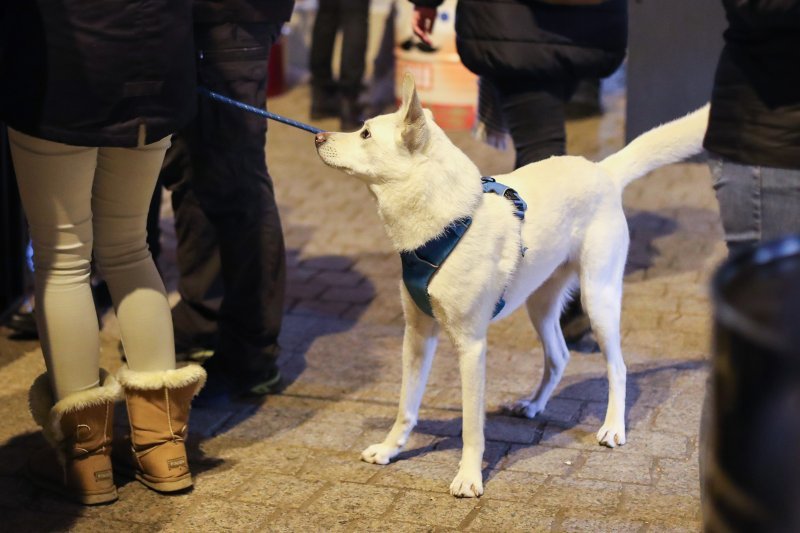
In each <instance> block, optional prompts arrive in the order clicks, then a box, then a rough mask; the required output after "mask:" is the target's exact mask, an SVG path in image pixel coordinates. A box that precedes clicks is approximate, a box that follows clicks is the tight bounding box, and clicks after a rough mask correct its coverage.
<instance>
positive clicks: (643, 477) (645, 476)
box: [575, 449, 653, 485]
mask: <svg viewBox="0 0 800 533" xmlns="http://www.w3.org/2000/svg"><path fill="white" fill-rule="evenodd" d="M617 452H618V450H611V449H606V450H601V451H598V452H591V453H589V454H588V455H587V456H586V461H585V462H584V463H583V466H581V468H580V469H579V470H578V471H577V472H576V473H575V477H578V478H583V479H599V480H604V481H622V482H625V483H632V484H642V485H649V484H651V483H652V482H653V475H652V472H651V470H652V468H653V458H652V457H650V456H646V455H634V454H624V453H617Z"/></svg>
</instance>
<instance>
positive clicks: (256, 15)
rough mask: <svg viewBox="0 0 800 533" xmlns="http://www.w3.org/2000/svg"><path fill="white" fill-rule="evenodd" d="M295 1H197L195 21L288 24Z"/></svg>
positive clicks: (195, 4) (195, 3) (202, 22)
mask: <svg viewBox="0 0 800 533" xmlns="http://www.w3.org/2000/svg"><path fill="white" fill-rule="evenodd" d="M293 7H294V0H195V2H194V16H195V21H196V22H198V23H200V24H204V23H207V22H271V23H275V24H280V23H281V22H286V21H287V20H289V17H291V15H292V8H293Z"/></svg>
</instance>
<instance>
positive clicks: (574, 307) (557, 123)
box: [493, 80, 593, 349]
mask: <svg viewBox="0 0 800 533" xmlns="http://www.w3.org/2000/svg"><path fill="white" fill-rule="evenodd" d="M493 81H494V83H495V86H496V87H497V90H498V94H499V97H500V102H501V112H502V115H503V118H504V120H505V123H506V124H507V125H508V128H509V131H510V133H511V138H512V140H513V141H514V148H515V150H516V159H515V162H514V168H519V167H522V166H525V165H527V164H530V163H535V162H536V161H541V160H542V159H547V158H548V157H551V156H555V155H564V154H566V146H567V134H566V130H565V128H564V123H565V121H566V117H565V113H564V106H565V103H566V101H567V100H568V99H569V97H570V96H571V94H572V92H573V90H574V87H575V83H574V82H551V83H542V82H538V83H528V84H526V83H525V82H520V81H518V80H493ZM560 324H561V329H562V331H563V333H564V338H565V339H566V341H567V344H569V345H572V346H574V345H575V343H578V342H579V341H581V340H582V339H583V337H584V336H585V335H586V334H587V333H588V332H589V331H590V329H591V325H590V323H589V317H588V316H587V315H586V313H585V312H584V310H583V307H582V306H581V298H580V292H579V291H578V292H576V293H575V294H574V295H573V297H572V300H570V302H569V303H568V304H567V306H566V307H565V309H564V311H563V313H562V314H561V319H560ZM592 349H593V347H592Z"/></svg>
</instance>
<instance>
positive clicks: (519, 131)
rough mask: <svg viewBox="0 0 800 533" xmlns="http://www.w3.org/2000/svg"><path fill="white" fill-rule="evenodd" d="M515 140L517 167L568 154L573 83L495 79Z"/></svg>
mask: <svg viewBox="0 0 800 533" xmlns="http://www.w3.org/2000/svg"><path fill="white" fill-rule="evenodd" d="M493 81H494V83H495V86H496V87H497V89H498V93H499V95H500V100H501V109H502V114H503V117H504V118H505V122H506V124H507V125H508V128H509V131H510V133H511V138H512V139H513V140H514V148H515V150H516V161H515V163H514V167H515V168H519V167H521V166H524V165H527V164H529V163H534V162H536V161H540V160H542V159H547V158H548V157H550V156H554V155H564V154H565V153H566V142H567V134H566V131H565V129H564V122H565V120H566V118H565V115H564V104H565V102H566V101H567V99H568V98H569V96H570V94H571V93H572V87H573V86H574V84H572V83H560V82H552V83H541V82H530V83H526V82H524V81H519V80H493Z"/></svg>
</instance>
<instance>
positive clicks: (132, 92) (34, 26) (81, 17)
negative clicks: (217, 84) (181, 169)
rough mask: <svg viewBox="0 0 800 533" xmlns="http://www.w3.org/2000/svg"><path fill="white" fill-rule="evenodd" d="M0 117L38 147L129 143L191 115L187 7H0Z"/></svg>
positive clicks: (68, 2)
mask: <svg viewBox="0 0 800 533" xmlns="http://www.w3.org/2000/svg"><path fill="white" fill-rule="evenodd" d="M2 2H3V3H4V4H5V5H4V6H3V7H4V10H3V11H2V17H1V19H0V41H2V44H0V50H4V52H5V53H4V55H3V59H2V61H0V120H2V121H4V122H6V123H8V125H9V126H11V127H12V128H14V129H17V130H19V131H22V132H23V133H27V134H29V135H33V136H36V137H41V138H44V139H47V140H51V141H56V142H62V143H66V144H72V145H82V146H136V144H137V140H138V134H139V128H140V124H144V125H145V131H146V139H145V141H146V142H147V143H151V142H154V141H156V140H158V139H161V138H163V137H166V136H167V135H169V134H171V133H173V132H175V131H176V130H177V129H179V128H180V127H181V126H183V125H184V124H185V123H186V122H187V121H188V120H189V119H190V118H191V116H192V114H193V113H194V110H195V69H194V45H193V42H192V28H191V24H192V2H191V0H98V1H85V0H61V1H49V0H2Z"/></svg>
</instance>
